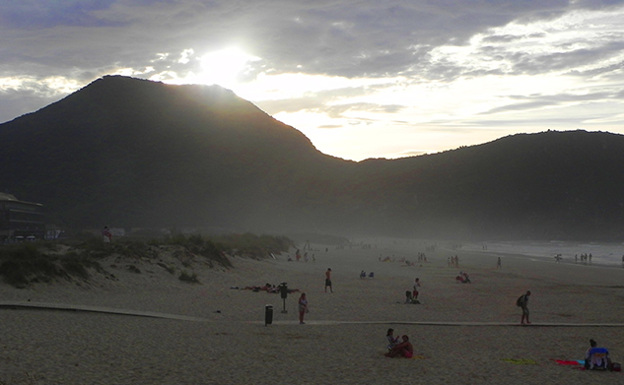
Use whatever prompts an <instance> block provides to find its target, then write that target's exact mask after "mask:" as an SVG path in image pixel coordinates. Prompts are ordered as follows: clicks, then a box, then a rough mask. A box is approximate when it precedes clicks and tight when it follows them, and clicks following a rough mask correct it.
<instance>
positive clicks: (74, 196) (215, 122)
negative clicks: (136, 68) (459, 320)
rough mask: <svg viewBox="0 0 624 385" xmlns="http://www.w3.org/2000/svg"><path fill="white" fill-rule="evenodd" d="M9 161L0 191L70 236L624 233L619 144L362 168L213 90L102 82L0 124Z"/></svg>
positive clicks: (623, 144)
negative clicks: (157, 231)
mask: <svg viewBox="0 0 624 385" xmlns="http://www.w3.org/2000/svg"><path fill="white" fill-rule="evenodd" d="M0 154H1V155H0V191H3V190H5V191H6V192H9V193H12V194H14V195H16V196H18V198H19V199H23V200H29V201H36V202H40V203H43V204H44V206H45V207H46V209H47V211H48V217H49V219H50V221H52V222H55V223H58V224H59V225H62V226H67V227H73V228H79V227H100V226H102V225H103V224H109V225H112V224H114V225H115V226H120V227H121V226H123V227H171V226H206V227H221V228H227V229H234V230H252V231H259V232H279V231H313V232H325V233H330V232H333V233H339V234H386V235H387V234H396V235H403V236H419V237H458V238H484V237H485V238H487V237H497V238H522V239H527V238H553V237H555V238H575V239H578V238H581V237H589V238H592V239H597V238H604V239H621V238H622V237H623V234H624V231H623V230H624V225H623V223H624V202H623V201H624V198H621V197H624V194H622V193H623V192H624V166H621V165H624V155H623V154H624V136H622V135H617V134H611V133H589V132H585V131H569V132H555V131H548V132H543V133H539V134H518V135H512V136H508V137H504V138H500V139H497V140H495V141H492V142H489V143H484V144H481V145H477V146H470V147H462V148H459V149H455V150H449V151H444V152H441V153H437V154H430V155H422V156H417V157H410V158H401V159H394V160H387V159H368V160H364V161H361V162H353V161H347V160H344V159H340V158H335V157H332V156H329V155H325V154H322V153H321V152H320V151H318V150H317V149H316V148H315V147H314V146H313V144H312V143H311V142H310V140H309V139H308V138H307V137H305V136H304V135H303V134H302V133H301V132H299V131H298V130H296V129H295V128H293V127H290V126H287V125H285V124H283V123H281V122H279V121H277V120H275V119H274V118H272V117H270V116H269V115H267V114H266V113H264V112H263V111H261V110H260V109H259V108H257V107H256V106H254V105H253V104H252V103H250V102H248V101H246V100H243V99H241V98H239V97H237V96H236V95H235V94H234V93H233V92H231V91H229V90H225V89H223V88H220V87H218V86H210V87H208V86H195V85H192V86H172V85H165V84H162V83H157V82H151V81H147V80H139V79H133V78H127V77H122V76H107V77H104V78H102V79H98V80H96V81H94V82H93V83H91V84H89V85H88V86H86V87H84V88H83V89H81V90H79V91H77V92H75V93H73V94H71V95H69V96H68V97H66V98H64V99H62V100H60V101H58V102H56V103H53V104H50V105H49V106H46V107H44V108H42V109H40V110H38V111H36V112H33V113H30V114H26V115H24V116H22V117H19V118H16V119H14V120H12V121H10V122H7V123H3V124H0Z"/></svg>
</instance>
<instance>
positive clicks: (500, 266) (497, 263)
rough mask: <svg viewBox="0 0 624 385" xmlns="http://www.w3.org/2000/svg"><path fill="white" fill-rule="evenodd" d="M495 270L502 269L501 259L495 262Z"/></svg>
mask: <svg viewBox="0 0 624 385" xmlns="http://www.w3.org/2000/svg"><path fill="white" fill-rule="evenodd" d="M496 268H497V269H500V268H502V263H501V257H498V261H496Z"/></svg>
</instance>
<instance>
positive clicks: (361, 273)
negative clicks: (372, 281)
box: [360, 270, 366, 279]
mask: <svg viewBox="0 0 624 385" xmlns="http://www.w3.org/2000/svg"><path fill="white" fill-rule="evenodd" d="M363 278H366V272H365V271H364V270H362V271H361V272H360V279H363Z"/></svg>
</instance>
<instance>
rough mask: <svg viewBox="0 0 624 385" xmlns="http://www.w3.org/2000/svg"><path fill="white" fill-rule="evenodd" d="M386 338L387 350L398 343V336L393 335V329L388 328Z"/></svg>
mask: <svg viewBox="0 0 624 385" xmlns="http://www.w3.org/2000/svg"><path fill="white" fill-rule="evenodd" d="M386 339H387V340H388V346H387V347H388V351H390V350H392V348H393V347H395V346H397V345H398V344H399V337H395V336H394V329H388V331H387V332H386Z"/></svg>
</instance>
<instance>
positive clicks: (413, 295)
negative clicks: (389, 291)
mask: <svg viewBox="0 0 624 385" xmlns="http://www.w3.org/2000/svg"><path fill="white" fill-rule="evenodd" d="M419 288H420V278H416V279H415V280H414V286H413V288H412V289H413V290H406V291H405V303H414V304H419V303H420V301H419V300H418V295H419V294H420V292H419V290H418V289H419Z"/></svg>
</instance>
